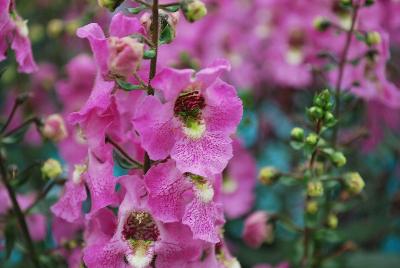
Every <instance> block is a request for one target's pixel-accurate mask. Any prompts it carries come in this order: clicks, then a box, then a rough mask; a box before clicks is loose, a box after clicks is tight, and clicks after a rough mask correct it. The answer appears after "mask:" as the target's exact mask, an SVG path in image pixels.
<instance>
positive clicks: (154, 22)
mask: <svg viewBox="0 0 400 268" xmlns="http://www.w3.org/2000/svg"><path fill="white" fill-rule="evenodd" d="M158 8H159V5H158V0H154V1H153V6H152V17H151V25H150V29H151V42H152V43H153V45H154V47H153V49H154V51H155V56H154V57H153V58H152V59H151V61H150V74H149V83H148V85H149V86H148V89H147V94H149V95H154V90H153V88H152V87H151V80H153V78H154V76H155V75H156V72H157V57H158V39H159V28H160V27H159V13H158ZM150 167H151V161H150V157H149V154H148V153H147V152H146V153H145V155H144V163H143V171H144V173H147V171H148V170H149V169H150Z"/></svg>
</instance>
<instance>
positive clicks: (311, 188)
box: [307, 181, 324, 197]
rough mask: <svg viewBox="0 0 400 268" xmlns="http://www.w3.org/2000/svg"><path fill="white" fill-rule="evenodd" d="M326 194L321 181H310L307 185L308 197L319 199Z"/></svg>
mask: <svg viewBox="0 0 400 268" xmlns="http://www.w3.org/2000/svg"><path fill="white" fill-rule="evenodd" d="M323 194H324V186H323V184H322V182H320V181H310V182H308V184H307V195H308V196H310V197H319V196H322V195H323Z"/></svg>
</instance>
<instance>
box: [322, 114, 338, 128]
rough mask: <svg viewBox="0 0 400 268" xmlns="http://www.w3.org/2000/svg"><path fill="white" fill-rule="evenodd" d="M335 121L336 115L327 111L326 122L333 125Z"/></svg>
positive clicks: (327, 124) (329, 125)
mask: <svg viewBox="0 0 400 268" xmlns="http://www.w3.org/2000/svg"><path fill="white" fill-rule="evenodd" d="M335 123H336V119H335V116H334V115H333V114H332V113H331V112H325V116H324V124H325V125H326V126H328V127H332V126H333V125H335Z"/></svg>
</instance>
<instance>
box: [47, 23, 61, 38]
mask: <svg viewBox="0 0 400 268" xmlns="http://www.w3.org/2000/svg"><path fill="white" fill-rule="evenodd" d="M63 31H64V22H63V21H62V20H60V19H52V20H50V21H49V23H48V24H47V35H48V36H50V37H53V38H54V37H58V36H59V35H60V34H61V33H62V32H63Z"/></svg>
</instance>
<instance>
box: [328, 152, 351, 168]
mask: <svg viewBox="0 0 400 268" xmlns="http://www.w3.org/2000/svg"><path fill="white" fill-rule="evenodd" d="M331 161H332V162H333V164H334V165H335V166H337V167H342V166H344V165H345V164H346V162H347V160H346V157H345V156H344V154H343V153H342V152H334V153H333V154H331Z"/></svg>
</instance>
